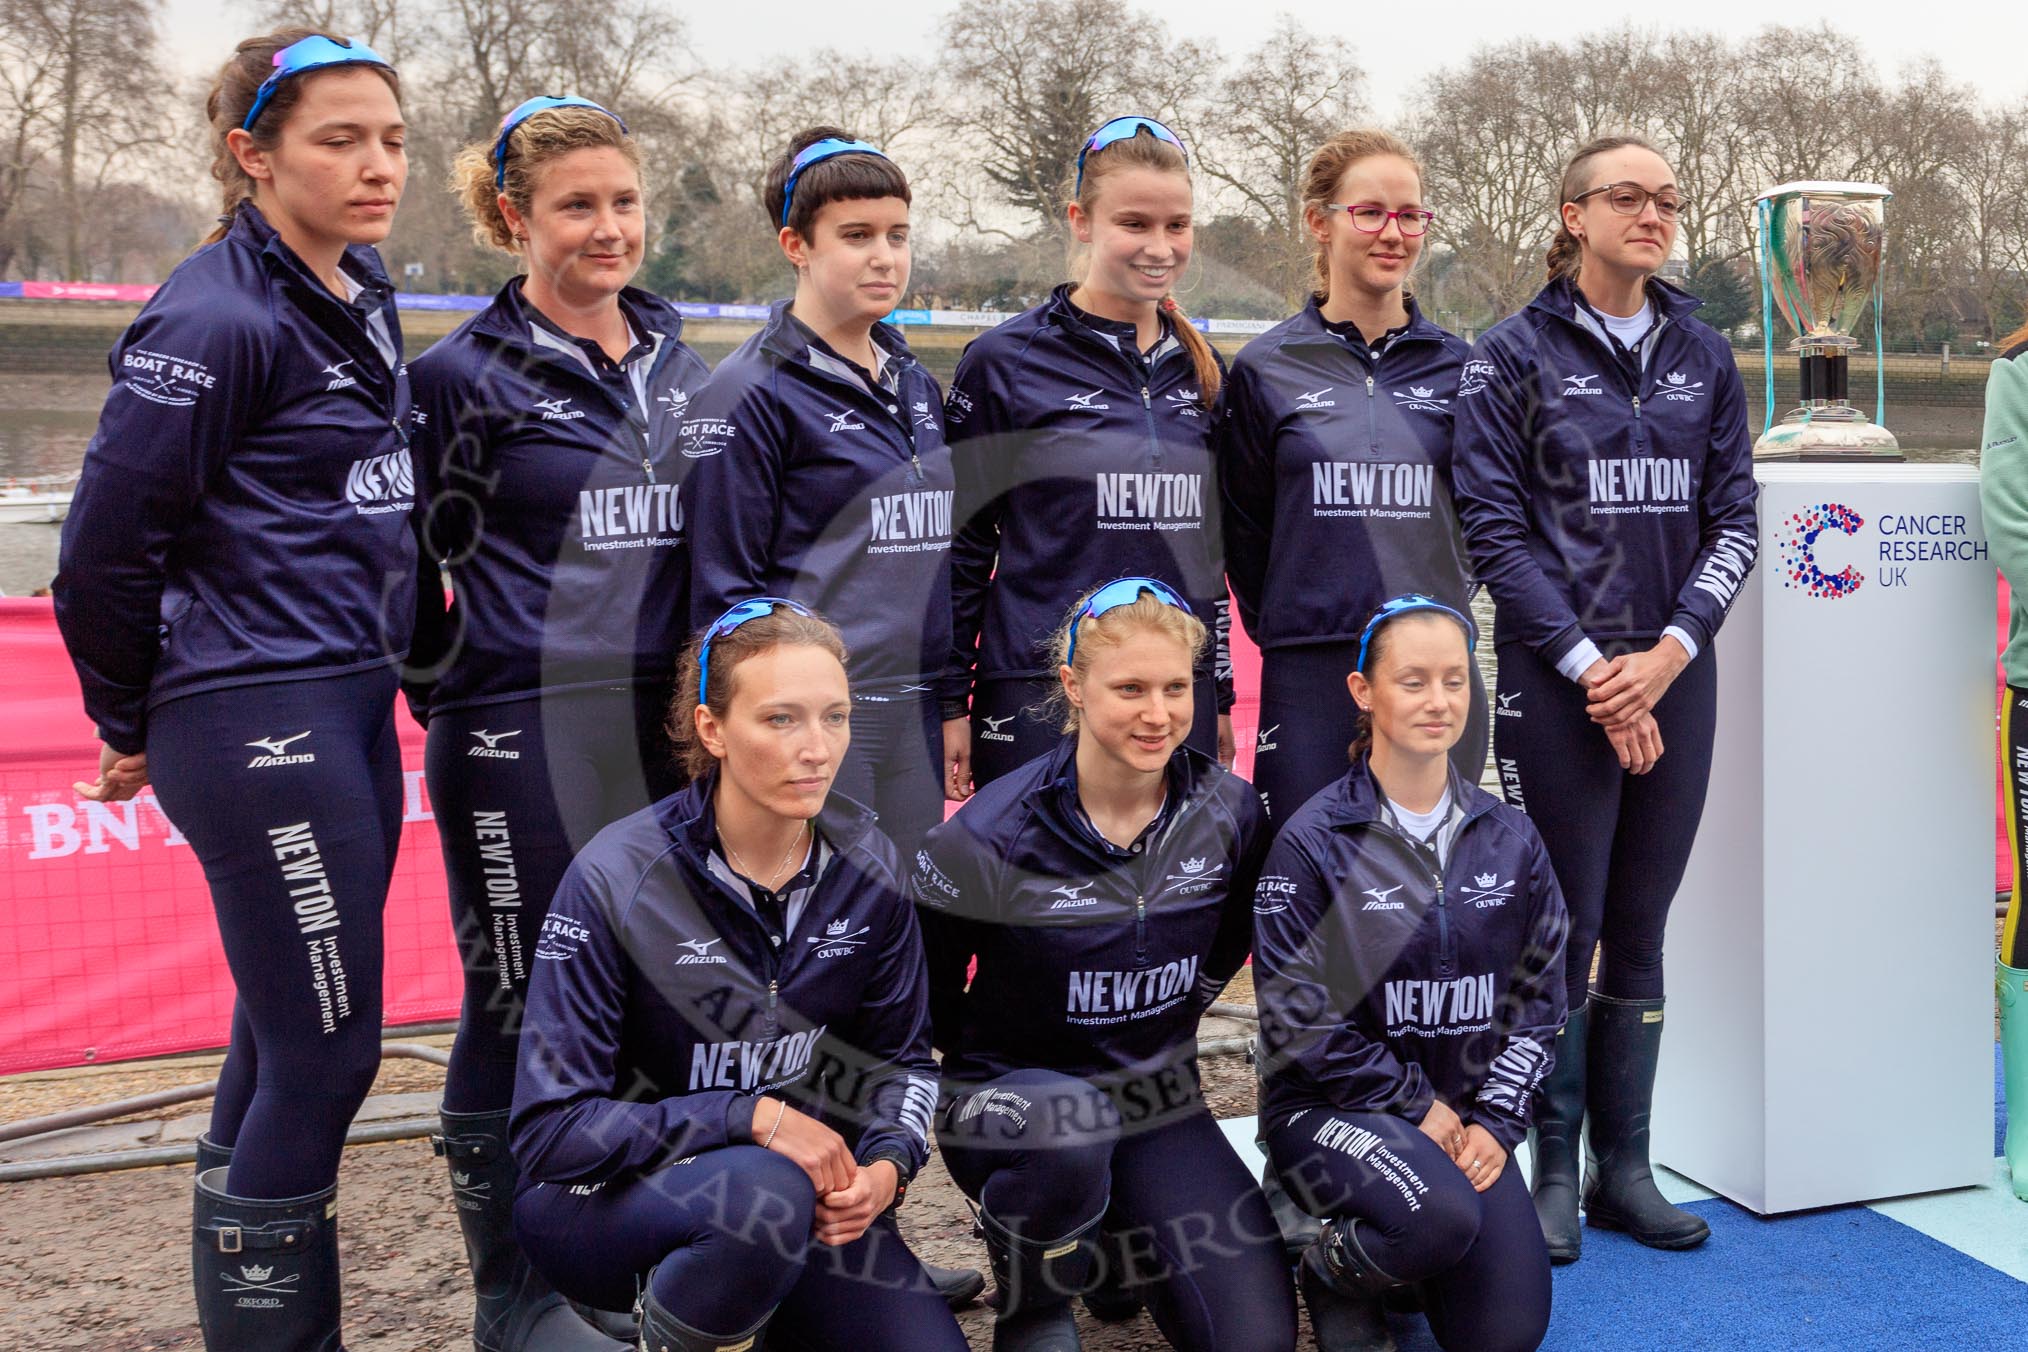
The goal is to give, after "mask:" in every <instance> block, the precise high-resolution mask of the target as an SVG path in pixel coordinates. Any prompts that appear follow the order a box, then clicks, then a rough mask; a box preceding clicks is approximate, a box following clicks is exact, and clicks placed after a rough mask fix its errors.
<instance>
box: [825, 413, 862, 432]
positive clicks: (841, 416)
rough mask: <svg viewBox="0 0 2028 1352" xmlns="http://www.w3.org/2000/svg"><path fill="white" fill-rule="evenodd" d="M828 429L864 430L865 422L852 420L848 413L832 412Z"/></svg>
mask: <svg viewBox="0 0 2028 1352" xmlns="http://www.w3.org/2000/svg"><path fill="white" fill-rule="evenodd" d="M830 430H831V431H833V432H864V431H865V430H866V424H865V423H863V422H854V421H853V420H852V415H851V414H850V413H833V414H832V415H831V427H830Z"/></svg>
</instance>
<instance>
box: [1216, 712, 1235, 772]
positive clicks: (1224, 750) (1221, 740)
mask: <svg viewBox="0 0 2028 1352" xmlns="http://www.w3.org/2000/svg"><path fill="white" fill-rule="evenodd" d="M1238 754H1239V747H1238V744H1237V743H1236V742H1234V741H1233V739H1232V715H1231V714H1220V715H1219V716H1218V763H1219V764H1220V765H1223V766H1224V767H1225V768H1226V769H1228V770H1230V769H1231V768H1232V759H1233V757H1234V756H1237V755H1238Z"/></svg>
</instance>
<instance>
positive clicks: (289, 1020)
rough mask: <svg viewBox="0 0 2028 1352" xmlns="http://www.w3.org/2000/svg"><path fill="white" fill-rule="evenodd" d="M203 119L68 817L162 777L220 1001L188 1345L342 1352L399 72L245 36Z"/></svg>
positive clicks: (94, 473)
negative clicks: (195, 1341)
mask: <svg viewBox="0 0 2028 1352" xmlns="http://www.w3.org/2000/svg"><path fill="white" fill-rule="evenodd" d="M205 112H206V116H207V118H208V119H209V121H210V124H211V144H212V151H213V161H212V175H213V177H215V178H217V179H218V180H219V182H220V183H221V184H222V185H223V187H224V190H225V211H224V215H223V217H222V218H221V223H220V226H219V228H218V229H217V230H215V231H213V232H212V234H211V235H210V237H209V238H207V239H206V240H205V241H204V244H203V247H201V248H199V249H198V250H197V251H196V252H195V253H193V254H192V255H191V256H190V257H189V258H188V259H186V260H184V262H183V263H181V264H180V265H178V267H177V268H176V270H175V272H174V273H172V274H171V275H170V277H169V279H168V280H167V281H166V282H164V283H163V284H162V287H161V289H160V290H158V291H157V292H156V293H155V295H154V298H153V299H151V300H150V301H149V302H148V304H147V305H146V307H144V308H143V309H142V311H141V314H140V316H139V317H138V318H137V319H136V320H135V321H134V323H133V324H132V325H130V326H129V327H128V329H127V331H126V333H125V334H123V335H122V336H121V338H120V341H119V342H118V344H116V345H115V347H114V349H113V353H112V358H111V366H112V373H113V379H114V385H113V388H112V392H111V393H110V394H108V395H107V397H106V404H105V408H104V411H103V412H102V413H101V414H100V417H99V426H98V432H97V434H96V435H95V436H94V437H93V438H92V442H91V445H90V447H89V448H88V449H87V451H86V453H85V461H84V473H83V477H82V479H81V480H80V481H79V484H78V489H77V498H76V502H75V503H74V504H73V506H72V508H71V513H70V518H69V520H68V521H66V522H65V524H64V530H63V548H62V557H61V561H60V564H59V568H60V571H59V573H58V576H57V579H56V583H55V586H54V591H55V596H56V616H57V622H58V624H59V625H60V626H61V628H62V630H63V636H64V642H65V644H66V645H67V646H68V647H69V650H70V655H71V660H72V661H73V663H75V664H76V666H77V670H78V677H79V683H80V684H81V685H82V686H83V688H84V696H85V707H86V710H87V711H88V712H89V713H90V715H91V716H92V718H93V719H94V720H95V721H96V723H97V725H98V735H99V738H100V740H101V742H102V743H103V746H102V750H101V755H100V758H99V766H98V774H97V776H96V778H95V779H94V780H93V781H92V782H91V783H89V784H81V785H79V786H78V789H79V792H80V793H81V794H82V795H84V796H85V797H87V798H90V799H93V800H95V801H98V802H116V801H119V800H121V799H126V798H131V797H133V795H134V794H135V793H136V792H138V791H139V790H140V789H141V788H142V787H143V786H145V785H147V784H149V783H150V782H152V783H153V784H154V786H155V791H156V794H157V796H158V798H159V800H160V802H161V805H162V809H163V811H164V812H166V813H167V814H168V815H169V817H170V819H171V820H172V821H174V822H175V823H176V825H177V827H178V829H179V830H181V832H182V833H183V835H184V836H186V837H188V839H189V842H190V845H191V847H192V849H193V850H194V851H195V853H196V855H197V858H198V859H199V861H200V862H201V863H202V864H203V866H204V874H205V880H206V882H207V883H208V884H209V885H210V889H211V898H212V904H213V906H214V907H215V908H216V910H217V914H218V928H219V935H220V937H221V938H222V939H223V941H224V946H225V957H226V962H227V964H228V965H229V966H230V967H231V969H232V976H233V984H234V986H235V988H236V990H237V1000H236V1002H235V1005H234V1009H233V1021H232V1045H231V1047H230V1049H229V1050H228V1052H227V1054H226V1059H225V1065H224V1067H223V1069H222V1070H221V1072H220V1075H219V1087H218V1095H217V1099H216V1101H215V1103H214V1105H213V1108H212V1114H211V1125H210V1130H209V1133H208V1135H207V1136H206V1137H205V1138H202V1139H200V1141H199V1143H198V1170H199V1172H198V1176H197V1206H196V1216H195V1231H194V1234H193V1237H192V1269H193V1278H194V1280H195V1283H196V1299H197V1316H198V1323H199V1325H200V1326H201V1328H202V1329H203V1332H204V1339H205V1344H206V1346H208V1347H211V1348H214V1349H226V1348H230V1349H233V1352H260V1349H280V1348H289V1349H295V1348H308V1347H319V1348H321V1347H336V1346H337V1345H338V1341H339V1323H340V1318H339V1314H340V1298H339V1276H338V1236H337V1223H338V1222H337V1214H338V1213H337V1207H338V1203H337V1184H336V1180H337V1177H338V1158H339V1154H340V1152H341V1151H342V1150H343V1148H344V1145H345V1132H346V1128H347V1127H348V1126H350V1125H351V1122H352V1116H353V1113H354V1112H355V1111H356V1110H357V1109H358V1107H359V1105H360V1103H361V1101H363V1100H364V1099H365V1097H366V1094H367V1090H368V1089H369V1088H370V1087H371V1086H372V1083H373V1077H374V1074H375V1072H376V1071H377V1069H378V1068H379V1065H380V1016H381V959H382V935H381V910H382V907H383V905H384V904H385V902H386V899H387V887H388V881H389V879H390V877H391V876H392V873H393V869H394V859H395V850H396V847H397V845H398V843H399V840H400V835H401V817H402V777H401V752H400V747H399V745H398V743H397V741H396V737H395V724H394V699H395V689H396V681H397V669H398V667H399V665H400V663H401V661H402V659H403V657H404V656H405V655H406V653H407V649H408V644H409V635H410V631H411V628H412V626H413V623H414V607H415V601H414V591H413V588H414V586H415V571H416V563H415V559H416V550H415V542H414V539H413V537H412V535H411V534H410V527H409V513H410V509H411V507H412V506H413V504H414V496H415V490H414V484H413V479H412V476H411V471H410V461H409V449H408V431H409V387H408V374H407V369H406V368H405V367H404V366H403V364H402V340H401V324H400V320H399V318H398V316H397V315H396V313H395V306H394V297H393V294H392V292H393V288H392V287H391V286H390V285H389V284H388V280H387V274H386V273H385V271H384V270H383V269H382V267H381V262H380V257H379V255H378V254H377V253H376V252H375V250H374V247H373V246H374V245H376V244H378V243H379V242H380V241H382V240H383V239H385V238H386V237H387V233H388V231H389V229H390V228H391V226H392V224H393V221H394V212H395V206H396V204H397V203H398V202H399V201H400V198H401V194H402V188H403V186H404V184H405V182H406V180H407V177H408V162H407V158H406V153H407V152H406V149H405V146H406V139H407V129H406V126H405V124H404V121H403V115H402V107H401V97H400V82H399V81H398V80H397V79H396V77H395V73H394V70H393V68H392V67H391V66H389V65H388V63H387V62H386V61H385V60H384V59H382V58H381V57H380V56H378V55H377V54H375V53H374V52H373V51H372V50H371V49H370V48H368V47H366V46H365V45H364V44H361V43H356V42H348V41H345V40H342V39H338V38H333V37H330V36H328V35H325V34H322V33H316V32H313V31H311V30H309V29H306V28H290V29H284V30H282V31H280V32H275V33H269V34H266V35H263V36H261V37H255V38H249V39H247V40H246V41H244V42H242V43H240V44H239V47H238V49H237V50H236V51H235V53H234V54H233V57H232V59H231V60H230V61H228V62H227V63H226V64H225V66H224V68H223V69H222V70H220V72H219V74H218V78H217V79H216V81H215V82H214V83H213V85H212V89H211V94H210V97H209V98H208V99H207V101H206V106H205Z"/></svg>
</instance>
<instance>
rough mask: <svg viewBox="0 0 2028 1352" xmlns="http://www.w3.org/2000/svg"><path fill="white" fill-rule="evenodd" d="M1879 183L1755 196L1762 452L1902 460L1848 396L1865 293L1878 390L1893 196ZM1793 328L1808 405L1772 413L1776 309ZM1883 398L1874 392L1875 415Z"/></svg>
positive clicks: (1804, 186) (1812, 186) (1785, 187)
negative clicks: (1883, 276)
mask: <svg viewBox="0 0 2028 1352" xmlns="http://www.w3.org/2000/svg"><path fill="white" fill-rule="evenodd" d="M1893 196H1894V194H1893V193H1891V192H1889V191H1888V190H1887V189H1886V188H1884V187H1882V186H1880V185H1879V184H1877V183H1835V182H1830V183H1827V182H1802V183H1784V184H1782V185H1781V186H1780V187H1777V188H1770V189H1768V190H1767V191H1766V192H1764V193H1762V194H1761V195H1760V196H1759V197H1758V198H1757V199H1755V203H1754V205H1755V213H1756V217H1757V220H1758V223H1759V232H1758V233H1759V243H1760V248H1759V261H1760V276H1761V287H1762V295H1763V297H1764V304H1763V307H1762V311H1763V313H1762V316H1761V335H1762V337H1761V342H1762V351H1763V353H1764V355H1765V357H1766V361H1767V371H1768V378H1767V394H1768V410H1767V421H1768V426H1767V430H1766V431H1765V432H1763V433H1761V436H1760V440H1759V441H1757V442H1755V443H1754V448H1753V454H1754V458H1755V459H1759V460H1899V459H1900V458H1901V448H1900V443H1898V442H1896V441H1895V439H1894V434H1893V433H1892V432H1889V431H1888V430H1887V429H1886V428H1884V427H1882V426H1881V425H1880V424H1879V423H1878V422H1876V421H1872V420H1869V419H1867V418H1866V417H1864V416H1863V415H1862V414H1861V413H1860V412H1859V410H1857V409H1855V408H1853V407H1852V404H1851V402H1850V398H1849V396H1850V383H1849V375H1848V371H1849V366H1850V363H1849V358H1850V356H1851V353H1852V349H1853V348H1855V347H1857V346H1858V345H1859V344H1858V340H1857V339H1856V338H1854V337H1853V336H1852V330H1853V328H1854V326H1855V325H1857V324H1858V322H1859V319H1860V316H1861V315H1863V314H1864V313H1865V310H1866V304H1867V302H1868V301H1871V302H1872V303H1873V314H1874V325H1875V328H1874V334H1875V341H1874V371H1875V381H1876V386H1875V388H1876V395H1877V394H1878V392H1879V391H1880V390H1881V389H1882V388H1883V387H1884V386H1883V383H1882V382H1881V380H1880V375H1879V371H1880V344H1879V339H1878V335H1879V315H1880V260H1881V253H1882V250H1883V248H1884V246H1885V244H1886V239H1887V226H1886V213H1887V203H1888V202H1889V201H1890V200H1891V199H1892V198H1893ZM1775 309H1779V310H1780V311H1781V313H1782V318H1784V319H1786V320H1787V321H1788V323H1789V327H1790V328H1792V329H1794V330H1795V331H1796V335H1797V336H1796V341H1795V342H1794V343H1792V344H1790V349H1789V350H1790V351H1792V352H1795V353H1796V354H1797V355H1798V356H1799V357H1800V358H1801V362H1802V403H1801V405H1800V406H1799V407H1797V408H1795V409H1793V410H1791V411H1790V412H1789V414H1788V416H1787V417H1785V418H1783V419H1782V420H1781V421H1780V422H1776V421H1775V420H1774V316H1773V315H1772V314H1771V313H1769V311H1772V310H1775ZM1883 404H1884V400H1883V399H1880V398H1877V397H1876V402H1875V407H1874V417H1875V418H1878V417H1879V416H1880V413H1881V408H1882V405H1883Z"/></svg>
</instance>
